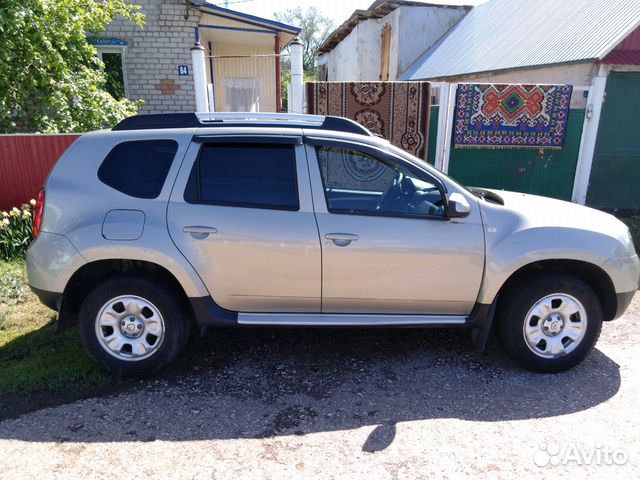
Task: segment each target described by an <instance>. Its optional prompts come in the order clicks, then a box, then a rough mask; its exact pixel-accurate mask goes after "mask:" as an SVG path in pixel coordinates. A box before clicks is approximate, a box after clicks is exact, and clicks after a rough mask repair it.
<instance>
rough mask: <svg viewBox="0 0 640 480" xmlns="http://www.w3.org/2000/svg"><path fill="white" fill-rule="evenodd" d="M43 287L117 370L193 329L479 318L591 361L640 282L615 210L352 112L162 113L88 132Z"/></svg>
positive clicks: (170, 351) (536, 351)
mask: <svg viewBox="0 0 640 480" xmlns="http://www.w3.org/2000/svg"><path fill="white" fill-rule="evenodd" d="M35 223H36V225H35V236H36V239H35V240H34V242H33V243H32V244H31V246H30V247H29V250H28V252H27V264H28V271H29V283H30V286H31V288H32V289H33V290H34V291H35V292H36V293H37V295H38V296H39V297H40V299H41V300H42V302H43V303H45V304H46V305H48V306H50V307H51V308H54V309H55V310H57V311H58V312H59V320H58V321H59V325H60V327H68V326H73V325H77V326H78V330H79V333H80V337H81V340H82V343H83V345H84V347H85V348H86V350H87V352H88V353H89V354H90V355H91V356H92V357H93V358H94V359H95V360H96V362H98V363H99V364H100V365H101V366H102V367H103V368H105V369H107V370H110V371H112V372H120V373H126V374H147V373H150V372H154V371H157V370H159V369H161V368H163V367H164V366H166V365H167V364H169V363H170V362H172V361H173V360H174V359H175V358H176V357H177V355H178V354H179V353H180V351H181V350H182V349H183V347H184V346H185V344H186V342H187V338H188V336H189V329H190V326H191V325H192V324H193V323H194V322H195V324H197V325H198V326H200V327H222V326H224V327H228V326H233V327H247V326H254V325H261V326H275V325H278V326H314V327H317V326H330V327H409V326H410V327H447V326H452V327H453V326H456V327H468V328H469V329H471V330H472V332H473V335H472V338H473V340H474V342H475V345H476V348H477V349H478V350H483V349H484V346H485V344H486V342H487V338H488V336H489V334H490V332H491V330H494V331H495V334H496V336H497V338H498V340H499V342H500V344H501V345H502V347H503V348H504V350H506V352H507V353H508V354H509V355H510V356H511V357H512V358H513V359H514V360H515V361H516V362H517V363H519V364H520V365H522V366H524V367H525V368H528V369H530V370H534V371H538V372H558V371H562V370H566V369H568V368H570V367H573V366H574V365H576V364H577V363H579V362H580V361H581V360H583V359H584V358H585V356H586V355H587V354H588V353H589V351H590V350H591V349H592V347H593V346H594V344H595V342H596V340H597V338H598V335H599V333H600V328H601V325H602V322H603V321H608V320H613V319H614V318H617V317H619V316H620V315H622V313H623V312H624V311H625V309H626V308H627V306H628V305H629V303H630V301H631V299H632V297H633V295H634V293H635V291H636V288H637V287H638V277H639V275H640V265H639V261H638V256H637V255H636V252H635V250H634V246H633V242H632V239H631V235H630V234H629V230H628V229H627V228H626V226H625V225H624V224H623V223H621V222H619V221H618V220H616V219H615V218H614V217H612V216H611V215H608V214H605V213H602V212H599V211H596V210H592V209H589V208H585V207H582V206H579V205H575V204H572V203H567V202H561V201H557V200H551V199H548V198H543V197H537V196H532V195H523V194H520V193H511V192H503V191H492V190H482V189H467V188H465V187H463V186H461V185H459V184H458V183H456V182H455V181H453V180H451V179H450V178H448V177H447V176H446V175H444V174H442V173H441V172H439V171H437V170H435V169H434V168H432V167H431V166H429V165H427V164H425V163H424V162H423V161H420V160H418V159H416V158H415V157H412V156H411V155H409V154H407V153H406V152H404V151H402V150H400V149H398V148H396V147H394V146H392V145H391V144H390V143H389V142H387V141H385V140H382V139H380V138H377V137H375V136H373V135H372V134H371V133H370V132H369V131H367V130H366V129H364V128H363V127H361V126H360V125H358V124H356V123H354V122H352V121H350V120H346V119H342V118H336V117H317V116H304V115H278V114H271V115H268V114H235V115H234V114H206V115H202V114H171V115H142V116H137V117H131V118H129V119H126V120H124V121H123V122H121V123H120V124H119V125H117V126H116V127H115V128H114V129H113V130H111V131H101V132H95V133H90V134H87V135H83V136H82V137H81V138H80V139H78V140H77V141H76V142H75V143H74V144H73V145H72V146H71V147H70V148H69V150H68V151H67V152H66V153H65V154H64V155H63V156H62V157H61V158H60V160H59V161H58V163H57V164H56V166H55V168H54V169H53V171H52V172H51V174H50V176H49V178H48V179H47V181H46V184H45V186H44V189H43V191H42V192H41V193H40V196H39V199H38V206H37V215H36V222H35Z"/></svg>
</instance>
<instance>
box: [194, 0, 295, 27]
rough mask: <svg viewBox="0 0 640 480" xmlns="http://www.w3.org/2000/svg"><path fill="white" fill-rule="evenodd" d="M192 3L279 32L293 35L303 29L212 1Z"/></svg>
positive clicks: (221, 14) (239, 20)
mask: <svg viewBox="0 0 640 480" xmlns="http://www.w3.org/2000/svg"><path fill="white" fill-rule="evenodd" d="M191 3H192V4H193V5H194V6H196V7H198V8H204V9H206V10H209V11H212V12H215V13H217V14H219V15H220V16H225V15H226V16H227V17H237V18H231V19H232V20H236V21H238V22H243V21H244V23H253V24H255V23H258V24H262V25H264V26H266V27H268V28H270V29H273V30H277V31H278V32H283V33H289V34H291V35H298V34H299V33H300V32H301V31H302V28H300V27H294V26H293V25H287V24H285V23H281V22H277V21H275V20H269V19H268V18H262V17H257V16H255V15H250V14H248V13H243V12H238V11H236V10H231V9H229V8H223V7H219V6H218V5H212V4H210V3H200V2H194V1H193V0H192V1H191Z"/></svg>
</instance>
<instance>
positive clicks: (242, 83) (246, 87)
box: [224, 77, 260, 112]
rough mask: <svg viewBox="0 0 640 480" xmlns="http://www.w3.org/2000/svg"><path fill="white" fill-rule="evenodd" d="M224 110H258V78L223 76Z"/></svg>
mask: <svg viewBox="0 0 640 480" xmlns="http://www.w3.org/2000/svg"><path fill="white" fill-rule="evenodd" d="M224 90H225V97H226V98H225V111H227V112H259V111H260V79H259V78H251V77H225V78H224Z"/></svg>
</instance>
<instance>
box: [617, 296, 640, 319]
mask: <svg viewBox="0 0 640 480" xmlns="http://www.w3.org/2000/svg"><path fill="white" fill-rule="evenodd" d="M635 294H636V291H635V290H634V291H633V292H625V293H616V301H617V304H618V305H617V307H616V314H615V316H614V317H613V318H614V319H616V318H620V317H621V316H622V315H623V314H624V312H625V311H626V310H627V308H629V305H630V304H631V301H632V300H633V296H634V295H635Z"/></svg>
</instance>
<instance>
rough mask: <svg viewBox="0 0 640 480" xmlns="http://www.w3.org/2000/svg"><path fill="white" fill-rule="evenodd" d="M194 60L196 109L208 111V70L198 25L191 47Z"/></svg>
mask: <svg viewBox="0 0 640 480" xmlns="http://www.w3.org/2000/svg"><path fill="white" fill-rule="evenodd" d="M191 60H192V62H193V86H194V88H195V93H196V111H198V112H204V113H206V112H208V111H209V105H208V102H207V72H206V70H205V61H204V47H203V46H202V45H201V44H200V32H199V31H198V28H197V27H196V42H195V43H194V44H193V47H191Z"/></svg>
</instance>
